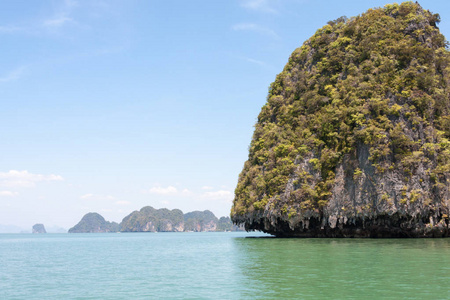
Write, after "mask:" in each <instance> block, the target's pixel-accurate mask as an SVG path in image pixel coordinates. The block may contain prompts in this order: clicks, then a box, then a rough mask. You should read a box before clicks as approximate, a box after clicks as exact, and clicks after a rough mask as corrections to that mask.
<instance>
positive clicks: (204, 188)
mask: <svg viewBox="0 0 450 300" xmlns="http://www.w3.org/2000/svg"><path fill="white" fill-rule="evenodd" d="M212 189H214V188H213V187H212V186H207V185H205V186H202V190H212Z"/></svg>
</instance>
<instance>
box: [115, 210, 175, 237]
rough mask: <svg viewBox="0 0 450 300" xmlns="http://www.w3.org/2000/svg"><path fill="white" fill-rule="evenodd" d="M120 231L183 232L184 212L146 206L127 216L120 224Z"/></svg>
mask: <svg viewBox="0 0 450 300" xmlns="http://www.w3.org/2000/svg"><path fill="white" fill-rule="evenodd" d="M120 231H125V232H127V231H129V232H133V231H183V212H182V211H181V210H179V209H174V210H168V209H167V208H162V209H155V208H153V207H151V206H145V207H143V208H141V210H140V211H134V212H132V213H131V214H129V215H128V216H126V217H125V218H124V219H123V220H122V223H120Z"/></svg>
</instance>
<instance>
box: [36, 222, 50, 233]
mask: <svg viewBox="0 0 450 300" xmlns="http://www.w3.org/2000/svg"><path fill="white" fill-rule="evenodd" d="M32 233H47V231H45V227H44V224H34V225H33V228H32Z"/></svg>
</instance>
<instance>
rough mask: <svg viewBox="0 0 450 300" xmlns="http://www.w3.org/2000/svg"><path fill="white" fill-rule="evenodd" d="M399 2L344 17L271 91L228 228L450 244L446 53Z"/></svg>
mask: <svg viewBox="0 0 450 300" xmlns="http://www.w3.org/2000/svg"><path fill="white" fill-rule="evenodd" d="M439 21H440V17H439V15H438V14H433V13H431V12H430V11H428V10H424V9H423V8H422V7H421V6H420V5H419V4H417V2H416V3H413V2H404V3H402V4H391V5H386V6H385V7H383V8H376V9H370V10H369V11H367V12H366V13H364V14H362V15H360V16H357V17H353V18H350V19H347V18H346V17H341V18H339V19H337V20H334V21H330V22H328V24H327V25H325V26H324V27H322V28H320V29H319V30H317V32H316V33H315V34H314V35H313V36H312V37H311V38H310V39H308V40H307V41H306V42H305V43H304V44H303V46H301V47H300V48H298V49H296V50H295V51H294V52H293V53H292V55H291V56H290V58H289V61H288V63H287V65H286V66H285V68H284V70H283V72H282V73H280V74H279V75H278V76H277V77H276V79H275V82H273V83H272V84H271V86H270V90H269V95H268V97H267V103H266V104H265V105H264V106H263V108H262V110H261V112H260V114H259V116H258V121H257V123H256V125H255V131H254V134H253V139H252V141H251V144H250V148H249V156H248V160H247V161H246V162H245V164H244V167H243V170H242V172H241V174H240V176H239V181H238V184H237V187H236V190H235V199H234V202H233V207H232V211H231V217H232V220H233V222H234V223H235V224H244V225H245V228H246V229H247V230H261V231H264V232H267V233H270V234H273V235H275V236H278V237H448V236H450V230H449V215H450V213H449V211H450V200H449V199H450V54H449V51H448V48H447V45H448V44H447V42H446V40H445V37H444V36H443V35H442V34H441V33H440V32H439V29H438V27H437V25H438V23H439Z"/></svg>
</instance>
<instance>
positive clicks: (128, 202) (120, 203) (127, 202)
mask: <svg viewBox="0 0 450 300" xmlns="http://www.w3.org/2000/svg"><path fill="white" fill-rule="evenodd" d="M116 204H117V205H129V204H130V201H116Z"/></svg>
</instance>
